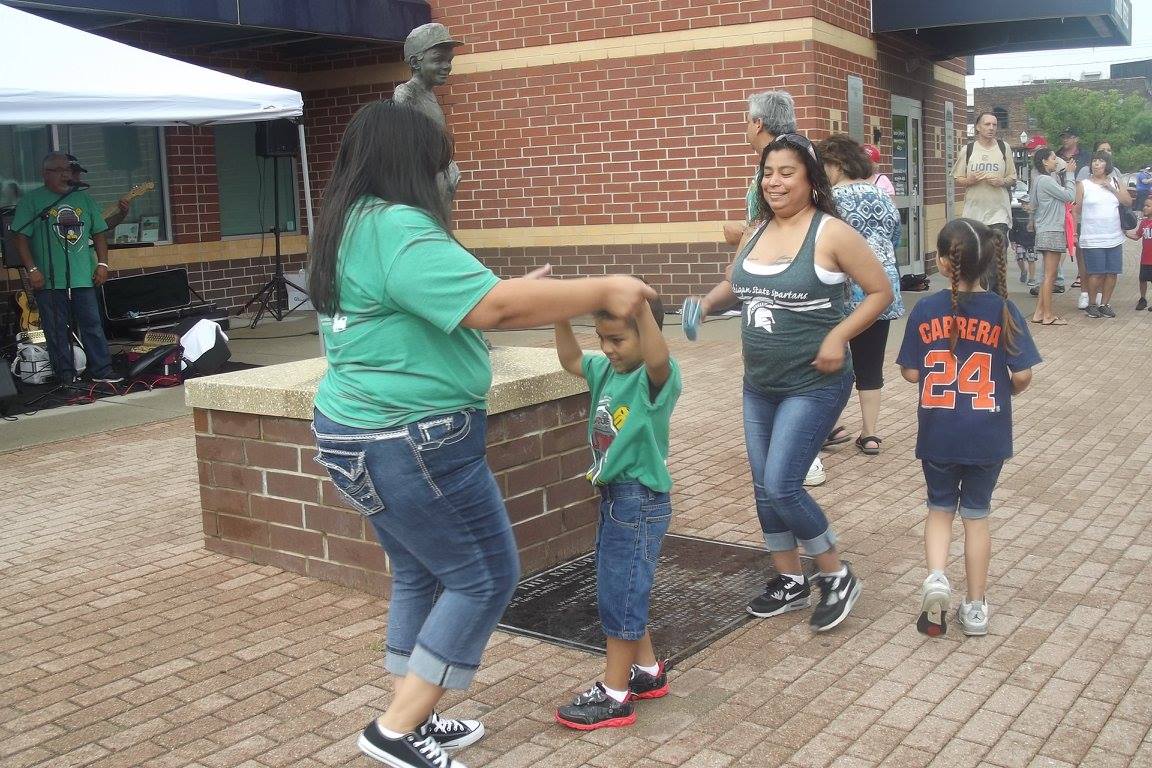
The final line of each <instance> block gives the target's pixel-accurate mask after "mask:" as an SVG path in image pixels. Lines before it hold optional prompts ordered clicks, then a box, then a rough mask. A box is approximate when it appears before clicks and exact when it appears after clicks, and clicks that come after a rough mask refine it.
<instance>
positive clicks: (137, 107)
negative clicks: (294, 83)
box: [0, 4, 313, 233]
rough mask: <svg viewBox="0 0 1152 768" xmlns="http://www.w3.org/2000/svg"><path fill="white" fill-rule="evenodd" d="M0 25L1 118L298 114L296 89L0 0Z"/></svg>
mask: <svg viewBox="0 0 1152 768" xmlns="http://www.w3.org/2000/svg"><path fill="white" fill-rule="evenodd" d="M0 29H3V30H4V38H5V44H4V48H5V50H4V58H5V60H7V61H9V62H21V64H20V65H19V66H6V67H3V68H0V123H2V124H5V125H28V124H49V125H51V124H69V125H82V124H117V125H138V126H157V127H159V126H166V125H214V124H221V123H247V122H257V121H264V120H278V119H281V118H298V117H300V116H301V115H303V114H304V100H303V98H302V97H301V95H300V94H299V92H297V91H293V90H289V89H287V88H279V87H276V86H272V85H265V84H263V83H254V82H251V81H249V80H244V79H243V78H239V77H235V76H233V75H228V74H225V73H223V72H217V71H215V70H212V69H207V68H206V67H199V66H196V65H195V64H189V63H187V62H184V61H178V60H176V59H170V58H168V57H166V56H161V55H160V54H157V53H152V52H151V51H145V50H141V49H139V48H134V47H132V46H130V45H125V44H124V43H119V42H116V41H115V40H108V39H106V38H103V37H100V36H99V35H93V34H90V33H88V32H84V31H82V30H79V29H75V28H73V27H69V26H67V25H66V24H59V23H57V22H54V21H50V20H48V19H43V18H41V17H39V16H36V15H35V14H31V13H26V12H24V11H18V10H16V9H15V8H11V7H9V6H6V5H2V4H0ZM49 51H58V52H59V53H57V54H53V55H46V53H47V52H49ZM297 131H298V133H299V137H300V158H301V171H302V172H303V178H304V202H305V208H306V211H305V212H306V215H307V221H308V231H309V232H310V233H311V232H312V225H313V220H312V190H311V184H310V183H309V178H308V153H307V144H306V142H305V136H304V126H303V125H302V124H299V123H298V124H297Z"/></svg>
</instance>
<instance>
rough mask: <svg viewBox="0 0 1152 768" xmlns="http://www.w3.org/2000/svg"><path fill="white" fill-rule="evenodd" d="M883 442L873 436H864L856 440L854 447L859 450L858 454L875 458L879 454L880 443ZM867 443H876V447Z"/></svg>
mask: <svg viewBox="0 0 1152 768" xmlns="http://www.w3.org/2000/svg"><path fill="white" fill-rule="evenodd" d="M882 442H884V441H883V440H881V439H880V438H878V437H876V436H875V435H865V436H864V437H858V438H856V447H857V448H859V449H860V453H862V454H864V455H865V456H877V455H879V453H880V443H882ZM869 443H876V445H869Z"/></svg>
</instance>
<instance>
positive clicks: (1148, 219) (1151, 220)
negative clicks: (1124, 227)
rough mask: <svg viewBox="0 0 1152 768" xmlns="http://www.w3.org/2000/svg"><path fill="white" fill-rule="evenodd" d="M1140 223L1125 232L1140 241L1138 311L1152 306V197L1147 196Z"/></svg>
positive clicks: (1151, 309) (1150, 309)
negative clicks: (1151, 290)
mask: <svg viewBox="0 0 1152 768" xmlns="http://www.w3.org/2000/svg"><path fill="white" fill-rule="evenodd" d="M1140 215H1141V217H1142V218H1141V219H1140V223H1139V224H1137V225H1136V229H1130V230H1128V231H1127V232H1125V233H1124V234H1125V235H1127V236H1128V237H1130V238H1131V239H1133V240H1139V241H1141V242H1140V301H1138V302H1136V311H1137V312H1139V311H1140V310H1142V309H1149V311H1152V308H1149V306H1148V283H1150V282H1152V197H1148V198H1145V200H1144V206H1143V208H1141V210H1140Z"/></svg>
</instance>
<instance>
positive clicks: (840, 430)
mask: <svg viewBox="0 0 1152 768" xmlns="http://www.w3.org/2000/svg"><path fill="white" fill-rule="evenodd" d="M851 439H852V436H851V435H849V434H848V430H846V429H844V427H836V429H834V430H832V431H831V432H829V433H828V437H826V438H825V439H824V447H825V448H828V447H830V446H833V445H840V444H841V443H846V442H848V441H849V440H851Z"/></svg>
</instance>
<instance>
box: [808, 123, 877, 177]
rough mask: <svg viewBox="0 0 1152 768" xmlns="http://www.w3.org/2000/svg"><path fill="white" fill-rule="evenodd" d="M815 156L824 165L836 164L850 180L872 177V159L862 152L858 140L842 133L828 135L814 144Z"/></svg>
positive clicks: (862, 149)
mask: <svg viewBox="0 0 1152 768" xmlns="http://www.w3.org/2000/svg"><path fill="white" fill-rule="evenodd" d="M816 156H817V157H819V158H820V159H821V160H823V161H824V164H825V165H834V166H838V167H839V168H840V170H841V172H843V174H844V175H845V176H847V177H848V179H849V180H851V181H859V180H861V179H868V178H871V177H872V173H873V168H872V160H871V158H869V157H868V155H866V154H864V148H863V147H862V146H860V142H858V141H856V139H854V138H852V137H851V136H845V135H844V134H842V133H838V134H835V135H833V136H829V137H828V138H826V139H824V141H822V142H820V143H819V144H817V145H816Z"/></svg>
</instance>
